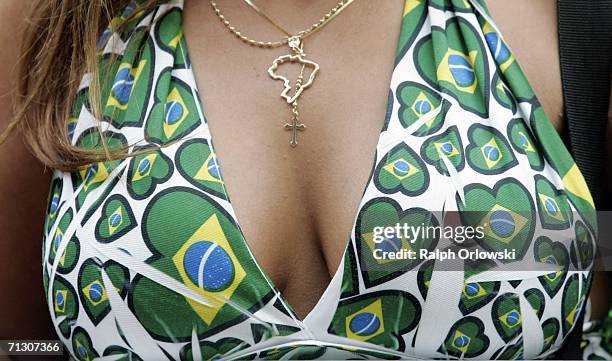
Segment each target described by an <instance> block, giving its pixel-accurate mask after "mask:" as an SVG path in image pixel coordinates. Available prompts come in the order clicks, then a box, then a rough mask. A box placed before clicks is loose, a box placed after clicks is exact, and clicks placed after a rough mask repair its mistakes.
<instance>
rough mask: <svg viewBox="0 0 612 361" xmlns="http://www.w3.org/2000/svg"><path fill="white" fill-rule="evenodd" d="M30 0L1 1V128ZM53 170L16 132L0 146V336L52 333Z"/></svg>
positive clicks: (48, 336)
mask: <svg viewBox="0 0 612 361" xmlns="http://www.w3.org/2000/svg"><path fill="white" fill-rule="evenodd" d="M32 3H33V2H32V1H13V0H11V1H2V2H0V45H1V46H2V51H0V64H2V66H0V128H1V129H4V128H5V127H6V125H7V123H8V121H9V119H10V116H11V101H12V93H11V91H12V90H11V89H14V84H15V80H16V79H15V74H14V70H15V66H16V64H17V61H18V56H19V54H18V52H19V48H20V44H19V37H18V36H16V34H19V29H21V28H22V26H23V25H24V20H25V17H26V14H27V12H28V10H29V7H30V6H31V5H32ZM48 192H49V173H48V172H45V171H44V167H43V166H42V165H41V164H40V163H39V162H38V161H37V160H36V159H34V158H33V157H32V156H31V155H30V153H29V152H28V151H27V149H26V146H25V144H24V143H23V140H22V138H21V136H20V134H16V135H15V136H13V137H12V138H11V140H9V141H8V142H7V143H6V144H4V145H2V151H1V152H0V204H1V205H2V206H1V207H0V230H1V236H0V240H1V241H0V243H1V247H2V250H1V251H0V265H2V268H1V269H2V271H1V272H0V289H1V290H2V291H1V293H2V297H0V320H1V321H0V339H54V338H56V336H55V331H53V329H52V327H51V324H50V322H49V311H48V308H47V305H46V303H45V298H44V292H43V287H42V282H41V279H42V278H41V276H42V268H41V265H40V257H41V255H40V250H41V241H42V234H43V231H42V224H43V217H44V211H45V203H46V199H47V193H48Z"/></svg>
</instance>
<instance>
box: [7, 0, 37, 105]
mask: <svg viewBox="0 0 612 361" xmlns="http://www.w3.org/2000/svg"><path fill="white" fill-rule="evenodd" d="M35 3H36V0H25V1H24V0H1V1H0V49H2V50H0V107H1V108H4V107H5V104H6V103H7V100H5V99H4V98H6V97H7V95H8V94H10V90H11V89H12V87H13V81H14V75H15V72H16V70H17V65H18V59H19V54H20V52H21V38H22V36H23V32H24V30H25V27H26V24H27V18H28V15H29V13H30V11H31V9H32V7H33V6H34V5H35Z"/></svg>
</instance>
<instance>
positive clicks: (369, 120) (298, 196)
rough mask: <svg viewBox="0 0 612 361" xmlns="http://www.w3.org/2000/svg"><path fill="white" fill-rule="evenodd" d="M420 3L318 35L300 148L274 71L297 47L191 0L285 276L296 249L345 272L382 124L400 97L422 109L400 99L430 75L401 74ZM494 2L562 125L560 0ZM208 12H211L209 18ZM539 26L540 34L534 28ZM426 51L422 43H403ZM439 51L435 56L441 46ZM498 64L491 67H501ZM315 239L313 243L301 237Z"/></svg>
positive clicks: (221, 121)
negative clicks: (266, 45)
mask: <svg viewBox="0 0 612 361" xmlns="http://www.w3.org/2000/svg"><path fill="white" fill-rule="evenodd" d="M551 3H552V2H551ZM410 4H411V3H410V2H408V3H407V5H406V4H404V2H403V1H388V2H384V3H380V4H377V5H371V4H361V3H356V4H354V5H353V7H354V8H352V9H349V10H347V11H346V12H345V13H344V14H342V16H340V17H338V18H337V19H336V20H335V21H334V22H333V23H331V24H330V25H329V26H328V27H327V28H325V29H324V30H323V31H321V32H320V33H318V34H316V35H314V36H312V37H311V38H307V39H306V41H305V52H306V54H307V58H308V59H310V60H313V61H315V62H317V63H318V64H319V66H320V72H319V73H318V74H317V76H316V78H315V79H314V82H313V83H312V85H311V86H310V87H309V88H308V89H306V90H305V91H304V92H303V95H302V96H301V97H300V98H299V108H298V109H299V113H300V118H299V120H298V121H297V123H298V124H304V125H305V126H306V128H305V130H296V131H295V134H296V139H297V141H298V143H299V145H298V146H297V147H296V148H292V147H290V145H289V142H290V140H291V139H292V137H293V128H292V127H290V125H291V124H292V113H291V107H290V106H288V104H287V103H286V102H285V101H284V100H282V98H281V97H280V92H281V91H282V90H283V84H282V82H279V81H274V80H273V79H272V78H271V77H269V76H268V74H267V70H268V68H269V67H270V65H271V62H272V60H273V59H274V58H275V57H276V56H278V55H281V54H284V53H286V51H285V50H286V49H285V48H282V49H273V50H267V49H259V48H255V47H249V46H248V45H246V44H244V43H242V42H240V41H239V40H238V39H237V38H235V37H233V36H232V35H231V34H230V33H229V32H227V30H226V29H225V28H224V27H223V26H222V25H221V23H220V22H219V21H218V20H217V19H215V18H214V17H213V16H212V14H211V12H208V11H205V10H209V9H204V10H202V9H200V10H196V9H195V7H194V8H192V9H191V11H190V9H189V8H187V11H186V14H187V15H186V20H185V32H186V36H187V38H188V41H189V44H190V54H191V60H192V65H193V68H194V69H195V77H196V81H197V83H198V84H199V85H200V89H199V91H200V95H201V97H202V99H203V102H204V111H205V113H206V115H207V120H208V125H209V127H210V129H211V133H212V134H213V136H214V142H215V147H216V152H217V156H218V157H219V159H220V163H221V166H222V168H223V175H224V179H225V183H226V186H227V187H228V190H229V193H230V197H231V199H232V203H233V205H234V208H235V210H236V213H237V216H238V218H239V220H240V224H241V227H242V228H243V230H244V233H245V235H246V238H247V240H248V241H249V242H250V245H251V247H252V248H253V250H254V253H255V255H256V256H257V258H258V259H259V260H260V262H261V263H262V264H263V268H264V269H266V270H268V272H269V273H270V274H271V275H272V278H273V279H274V280H275V281H277V282H278V284H285V283H286V281H287V280H288V279H290V278H293V276H292V275H290V272H286V263H285V260H287V259H288V258H289V259H291V258H292V257H291V255H292V254H294V253H295V251H296V250H300V254H308V255H309V256H311V257H309V258H310V259H316V258H317V257H318V252H319V251H320V252H321V253H322V254H323V256H324V260H325V263H326V266H327V272H329V274H331V275H333V273H334V272H335V270H336V269H337V266H338V264H339V263H340V259H341V255H342V254H343V251H344V248H345V247H346V242H347V241H348V238H349V235H350V232H351V228H352V226H353V223H354V221H355V217H356V212H357V208H358V206H359V205H360V202H361V201H362V199H361V196H362V194H363V192H364V186H365V185H366V182H367V181H368V177H369V175H370V174H371V173H372V171H373V169H372V168H373V162H374V161H375V153H376V148H377V145H380V144H379V140H380V139H379V136H380V132H381V128H383V125H384V123H385V121H388V118H389V117H390V116H391V114H387V111H389V112H393V113H395V114H399V112H400V110H399V109H398V108H397V106H399V107H407V108H409V110H413V109H416V108H414V107H413V105H414V104H408V105H406V104H399V105H397V106H394V105H393V103H391V104H389V102H396V103H397V102H398V101H401V99H400V98H401V96H402V95H401V94H399V93H398V85H400V84H401V83H403V81H402V77H403V78H404V79H403V80H404V81H413V80H416V78H419V75H418V73H419V69H409V70H408V69H406V70H403V71H402V72H397V73H396V75H395V78H396V79H395V81H394V82H392V81H391V74H392V72H393V69H394V67H395V65H396V64H395V61H396V59H395V58H396V54H397V53H398V52H401V51H402V49H401V48H400V49H398V40H400V39H399V38H400V25H401V21H402V17H401V16H400V14H401V13H402V7H404V11H405V12H406V14H408V11H409V10H410ZM404 5H406V6H404ZM187 6H189V3H187ZM489 6H490V7H491V10H492V12H493V15H494V16H496V15H497V16H496V18H499V19H500V21H501V24H498V25H499V26H500V28H501V30H502V31H505V32H504V35H505V37H506V40H507V41H508V42H509V44H510V46H511V47H512V48H513V50H514V49H515V55H516V57H517V58H519V59H523V60H524V61H523V63H522V64H523V68H524V70H525V72H526V73H527V76H528V77H529V78H530V80H532V85H533V87H534V88H535V90H536V92H537V93H538V94H539V95H540V101H541V102H542V104H543V106H544V108H545V110H546V111H547V112H548V113H549V115H551V116H552V120H553V122H555V121H556V122H557V123H558V124H557V125H558V126H561V124H560V123H559V121H560V119H559V118H558V117H557V116H556V114H559V113H561V111H562V97H561V93H560V91H561V90H560V75H559V71H558V67H557V66H554V64H557V62H558V61H557V59H558V55H557V54H556V42H554V41H551V40H552V39H554V38H555V37H556V23H555V21H554V20H555V17H554V12H553V10H554V8H550V7H549V6H547V5H543V4H533V2H528V1H523V2H521V3H520V4H518V5H517V6H520V7H521V8H520V10H521V11H520V12H526V13H529V14H533V15H531V16H528V17H525V16H519V11H518V10H517V8H516V7H510V8H508V5H507V4H504V3H501V2H497V1H491V2H489ZM230 10H231V9H230ZM512 14H515V15H516V16H513V15H512ZM236 15H237V14H236ZM198 17H200V19H202V18H206V19H207V21H202V22H198V21H197V20H198ZM253 19H254V20H253ZM538 19H539V21H537V20H538ZM542 19H544V20H542ZM238 20H241V19H240V18H238ZM264 21H265V20H262V19H260V18H258V17H255V16H253V17H246V18H245V19H244V23H232V25H234V26H236V27H239V28H244V27H246V28H247V29H253V30H251V31H252V32H254V33H255V34H257V33H258V31H259V29H260V27H262V26H264V24H262V22H264ZM404 21H405V23H404V28H405V29H406V28H408V29H410V28H416V27H418V26H423V24H409V22H418V21H419V19H416V18H415V19H411V18H409V17H406V18H405V20H404ZM427 21H432V20H431V19H429V20H427ZM433 21H434V22H435V21H437V20H433ZM436 25H439V24H436ZM245 32H246V31H245ZM404 32H406V30H404ZM264 34H267V33H265V32H264ZM527 34H529V37H528V39H529V41H525V40H524V38H525V37H526V35H527ZM404 36H405V34H404ZM211 39H213V40H211ZM402 40H404V41H405V40H406V39H402ZM483 45H484V44H483ZM400 46H401V43H400ZM483 50H485V49H484V48H483ZM415 56H417V55H416V53H415V52H414V50H410V52H409V53H408V54H403V57H415ZM398 59H399V57H398ZM429 61H430V62H432V63H435V62H436V58H435V57H432V58H430V59H429ZM417 64H418V61H417ZM551 64H553V65H551ZM283 71H287V74H283V75H287V78H288V79H289V80H290V81H294V80H295V79H296V77H297V70H296V69H288V70H285V69H284V70H283ZM490 72H491V74H487V76H492V73H493V69H490ZM416 81H417V82H418V81H419V80H416ZM487 106H488V105H487ZM395 114H394V115H395ZM378 156H380V155H378ZM278 238H282V239H285V240H288V241H286V242H279V241H278ZM305 243H308V244H310V245H309V246H308V247H304V246H300V245H303V244H305ZM296 247H297V248H296ZM272 250H274V251H272ZM293 264H295V265H299V264H300V263H293ZM303 267H304V269H299V270H297V269H296V270H295V272H296V273H297V274H299V275H300V276H299V277H300V278H304V277H305V276H304V274H305V273H306V272H305V268H314V267H318V268H320V267H322V264H321V262H320V261H317V262H314V261H313V263H312V264H309V265H308V264H304V266H303ZM296 268H298V266H296ZM281 270H282V271H281ZM318 274H320V275H321V274H323V275H324V274H325V272H323V273H318ZM313 277H316V278H319V277H320V276H313ZM321 277H322V276H321Z"/></svg>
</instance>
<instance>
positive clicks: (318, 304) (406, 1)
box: [178, 0, 411, 328]
mask: <svg viewBox="0 0 612 361" xmlns="http://www.w3.org/2000/svg"><path fill="white" fill-rule="evenodd" d="M410 1H411V0H404V5H403V7H402V9H405V8H406V7H407V6H409V5H410V4H409V2H410ZM180 7H181V9H183V8H184V0H180ZM404 11H405V10H403V11H402V13H401V16H402V19H401V21H400V25H399V29H396V31H397V33H396V34H397V41H396V44H395V49H396V50H395V53H394V58H393V59H392V61H393V70H392V71H391V77H390V79H389V84H388V86H387V89H391V88H392V85H393V82H394V78H395V75H396V65H397V62H396V57H397V56H398V54H399V51H400V50H401V49H400V47H401V45H402V39H401V31H402V29H403V28H404V27H405V25H406V24H405V22H406V21H407V20H406V17H404ZM180 26H181V28H182V27H183V21H182V20H181V25H180ZM183 34H184V32H183ZM183 36H184V35H183ZM184 43H185V46H184V49H183V50H184V55H183V56H184V57H185V59H187V61H188V64H190V65H189V67H188V70H189V72H190V75H191V77H192V78H193V88H194V90H195V93H196V94H197V100H196V101H197V103H198V106H199V107H200V109H201V111H202V115H203V116H204V119H203V120H202V126H203V127H204V128H205V129H206V131H207V132H208V134H209V138H210V142H209V147H210V150H211V153H212V154H213V155H214V157H215V158H216V160H217V166H218V167H219V169H220V174H223V173H222V168H221V166H220V164H221V161H220V160H219V157H218V155H217V152H216V150H215V147H214V145H213V144H214V141H213V140H212V139H213V135H212V132H211V130H210V127H209V123H210V118H209V117H208V116H206V112H205V108H204V103H205V102H204V101H203V99H202V98H201V96H200V94H201V93H200V91H199V86H198V82H197V78H196V75H195V73H196V71H195V70H194V68H193V63H192V62H191V61H190V60H189V59H190V55H189V45H188V41H187V39H186V38H184ZM178 46H179V47H182V44H181V43H179V45H178ZM384 96H385V98H388V93H385V95H384ZM393 105H394V102H390V101H387V106H386V110H385V113H384V114H381V117H380V118H381V119H382V122H381V125H380V129H381V130H380V131H379V134H378V139H377V141H376V146H375V148H374V150H373V151H374V157H373V165H372V166H371V169H370V172H369V174H368V177H367V179H366V180H365V181H364V183H365V184H364V185H363V187H362V189H363V190H362V192H361V198H360V200H359V205H358V207H357V210H356V212H355V216H354V217H353V223H352V226H351V231H350V233H349V234H348V235H347V236H348V237H347V240H346V244H345V246H344V251H343V252H342V256H341V258H340V263H339V264H338V267H337V268H336V270H335V272H334V275H333V276H332V278H331V279H330V281H329V282H328V284H327V285H326V286H325V289H324V291H323V293H322V294H321V296H319V298H318V299H317V302H316V303H315V305H314V307H312V309H311V310H310V311H308V313H307V314H306V315H305V316H304V317H299V316H298V315H297V314H296V313H295V311H294V308H293V306H292V305H291V303H290V302H289V301H288V300H287V298H286V297H285V296H284V295H283V293H282V292H281V291H280V289H279V288H278V287H276V285H275V284H274V282H273V281H272V279H271V278H270V277H269V276H268V272H266V270H265V269H264V268H263V267H262V266H261V265H260V264H259V262H258V261H257V257H256V256H255V253H253V251H252V249H251V247H250V246H249V242H248V240H247V238H246V237H245V234H244V232H243V231H242V228H241V227H240V221H239V220H238V216H237V214H236V211H235V209H234V206H233V204H232V202H231V199H230V196H229V193H230V192H229V191H228V189H227V185H226V183H225V180H224V179H223V177H222V178H221V180H222V188H223V193H222V195H223V196H224V197H225V199H226V200H227V208H228V210H229V211H230V214H231V215H232V218H233V221H234V223H236V225H237V228H238V232H239V234H240V237H241V239H242V242H243V243H244V246H245V247H246V250H247V252H248V254H250V256H251V258H252V261H253V263H254V264H255V265H256V266H257V269H258V270H259V272H260V273H261V274H262V275H263V276H264V278H265V279H266V280H267V282H268V283H269V286H270V288H272V289H273V290H274V292H275V293H276V294H277V296H278V297H279V299H280V300H281V302H282V303H283V304H284V306H285V307H287V308H289V310H288V311H289V312H290V313H291V315H292V316H291V317H292V318H293V319H294V320H295V321H296V322H298V323H299V324H300V325H301V326H302V327H303V328H306V326H305V323H307V320H308V319H310V318H312V317H313V315H315V314H316V313H317V312H318V310H319V309H320V308H321V307H322V305H321V303H322V301H323V300H324V299H325V298H326V295H327V294H328V293H329V292H331V291H332V289H331V288H332V286H333V284H334V279H335V278H336V277H337V276H338V273H339V272H342V268H343V267H342V266H343V264H344V257H345V255H346V252H347V250H348V249H349V247H350V246H351V243H352V242H351V239H352V235H353V233H354V231H355V223H356V222H357V218H358V216H359V213H360V211H361V207H362V203H363V199H364V194H365V191H366V190H367V188H368V185H369V183H370V178H371V174H372V171H373V169H374V168H375V167H376V153H377V152H376V150H377V149H378V148H379V147H380V146H381V145H383V143H384V140H385V137H384V132H385V124H386V119H387V117H388V115H389V113H390V112H391V111H392V109H393Z"/></svg>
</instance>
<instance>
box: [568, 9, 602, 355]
mask: <svg viewBox="0 0 612 361" xmlns="http://www.w3.org/2000/svg"><path fill="white" fill-rule="evenodd" d="M557 10H558V13H557V21H558V30H559V55H560V61H561V79H562V84H563V98H564V103H565V119H566V120H567V133H568V135H569V143H570V149H571V152H572V154H573V156H574V159H575V160H576V163H577V164H578V167H579V168H580V170H581V171H582V173H583V175H584V177H585V179H586V182H587V185H588V187H589V189H590V191H591V194H592V196H593V200H594V201H595V205H596V207H597V208H598V209H605V208H606V205H604V204H603V201H604V195H603V184H604V183H603V182H602V179H603V174H604V168H603V166H602V165H603V164H604V161H605V150H606V147H605V145H606V143H605V142H606V127H607V115H608V106H609V100H610V70H611V68H610V67H611V62H610V60H611V56H612V2H610V1H609V0H558V2H557ZM583 322H584V312H583V313H582V314H581V315H580V317H579V319H578V320H577V321H576V324H575V327H574V330H573V331H572V332H571V333H570V335H569V337H568V338H567V340H568V342H567V343H566V345H565V346H564V347H563V348H562V349H561V350H560V351H559V353H558V354H557V355H556V356H557V357H559V358H561V359H565V360H579V359H582V354H581V350H580V342H581V339H582V325H583Z"/></svg>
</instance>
